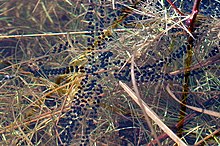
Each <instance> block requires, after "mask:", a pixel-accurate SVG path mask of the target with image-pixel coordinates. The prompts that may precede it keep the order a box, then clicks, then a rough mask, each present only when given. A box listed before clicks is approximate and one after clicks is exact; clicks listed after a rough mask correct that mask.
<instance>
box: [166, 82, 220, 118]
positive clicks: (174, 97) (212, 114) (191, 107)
mask: <svg viewBox="0 0 220 146" xmlns="http://www.w3.org/2000/svg"><path fill="white" fill-rule="evenodd" d="M166 90H167V92H168V93H169V94H170V96H171V97H172V98H173V99H175V100H176V101H177V102H179V103H180V104H182V105H184V106H186V107H187V108H190V109H192V110H194V111H197V112H200V113H204V114H207V115H210V116H214V117H217V118H220V113H218V112H215V111H211V110H206V109H202V108H198V107H193V106H189V105H185V104H183V103H182V102H181V101H179V100H178V99H177V98H176V96H175V95H174V94H173V92H172V91H171V90H170V87H169V85H167V86H166Z"/></svg>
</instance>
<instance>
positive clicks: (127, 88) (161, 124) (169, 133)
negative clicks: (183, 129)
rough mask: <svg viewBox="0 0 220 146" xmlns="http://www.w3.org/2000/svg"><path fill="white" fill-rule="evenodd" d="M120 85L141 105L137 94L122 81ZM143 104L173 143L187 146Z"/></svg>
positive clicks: (145, 110) (148, 113)
mask: <svg viewBox="0 0 220 146" xmlns="http://www.w3.org/2000/svg"><path fill="white" fill-rule="evenodd" d="M119 85H120V86H121V87H122V88H123V89H124V90H125V91H126V92H127V93H128V94H129V95H130V96H131V98H132V99H133V100H134V101H135V102H136V103H137V104H138V105H139V106H141V105H140V104H139V102H138V98H137V96H136V95H135V93H134V92H133V91H132V90H131V89H130V88H129V87H128V86H127V85H126V84H124V83H122V82H121V81H119ZM141 102H142V103H143V107H144V112H145V113H146V114H147V115H148V116H149V117H150V118H151V119H152V120H153V121H154V122H155V123H156V124H157V125H158V126H159V127H160V128H161V129H162V130H163V131H164V132H166V133H167V135H169V137H170V138H171V139H173V141H175V142H176V143H177V144H178V145H180V146H186V144H185V143H184V142H183V141H182V140H181V139H180V138H179V137H178V136H177V135H176V134H175V133H173V131H172V130H170V128H168V127H167V126H166V125H165V124H164V123H163V122H162V121H161V120H160V118H159V117H158V116H157V114H156V113H155V112H154V111H152V110H151V109H150V107H149V106H148V105H147V104H146V103H145V102H144V101H143V100H141Z"/></svg>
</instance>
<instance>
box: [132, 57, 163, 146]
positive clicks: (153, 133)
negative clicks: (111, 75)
mask: <svg viewBox="0 0 220 146" xmlns="http://www.w3.org/2000/svg"><path fill="white" fill-rule="evenodd" d="M131 81H132V84H133V87H134V91H135V93H136V95H137V98H138V103H139V105H140V107H141V110H142V111H143V114H144V117H145V119H146V121H147V125H148V127H149V128H150V130H151V133H152V135H153V136H154V138H155V139H156V140H157V144H158V145H159V146H161V144H160V142H159V140H158V138H157V134H156V132H155V130H154V128H153V126H152V124H151V122H150V119H149V117H148V115H147V114H146V112H144V111H145V110H144V105H143V103H142V100H141V96H140V93H139V91H138V87H137V83H136V80H135V74H134V55H132V57H131Z"/></svg>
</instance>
